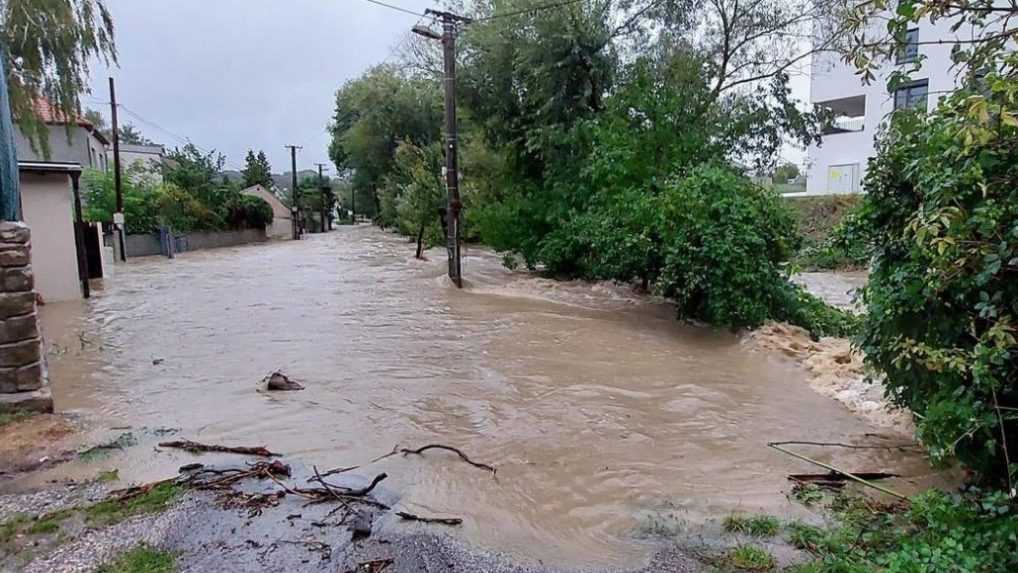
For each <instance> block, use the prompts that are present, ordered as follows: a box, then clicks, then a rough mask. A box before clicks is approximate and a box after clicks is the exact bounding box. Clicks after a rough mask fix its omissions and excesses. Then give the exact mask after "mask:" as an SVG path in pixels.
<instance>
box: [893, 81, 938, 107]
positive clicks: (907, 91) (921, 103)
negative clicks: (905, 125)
mask: <svg viewBox="0 0 1018 573" xmlns="http://www.w3.org/2000/svg"><path fill="white" fill-rule="evenodd" d="M929 91H930V82H929V80H920V81H918V82H912V83H910V84H908V85H905V86H902V87H900V88H898V89H896V90H895V91H894V109H896V110H897V109H918V110H921V111H926V107H927V104H926V99H927V96H928V94H929Z"/></svg>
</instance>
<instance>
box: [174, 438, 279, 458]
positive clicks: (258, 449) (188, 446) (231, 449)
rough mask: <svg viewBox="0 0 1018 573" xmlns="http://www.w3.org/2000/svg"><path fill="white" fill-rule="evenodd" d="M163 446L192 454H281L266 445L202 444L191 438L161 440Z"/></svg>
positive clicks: (271, 456) (274, 455)
mask: <svg viewBox="0 0 1018 573" xmlns="http://www.w3.org/2000/svg"><path fill="white" fill-rule="evenodd" d="M159 447H161V448H177V449H181V450H187V451H189V452H191V453H192V454H197V453H201V452H226V453H230V454H245V455H249V456H262V457H266V458H273V457H278V456H279V455H280V454H276V453H273V452H270V451H269V450H268V449H266V448H265V446H254V447H250V446H220V445H218V444H200V443H198V442H192V441H190V440H179V441H175V442H160V443H159Z"/></svg>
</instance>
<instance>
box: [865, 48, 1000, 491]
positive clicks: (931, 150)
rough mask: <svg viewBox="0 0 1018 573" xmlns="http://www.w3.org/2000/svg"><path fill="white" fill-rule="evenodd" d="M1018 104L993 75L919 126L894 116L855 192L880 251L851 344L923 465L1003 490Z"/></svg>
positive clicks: (916, 120)
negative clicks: (859, 192)
mask: <svg viewBox="0 0 1018 573" xmlns="http://www.w3.org/2000/svg"><path fill="white" fill-rule="evenodd" d="M1012 58H1018V56H1012ZM1016 102H1018V81H1016V80H1015V78H1014V77H1003V76H1000V75H998V74H989V75H988V76H986V78H985V81H984V83H983V84H982V85H981V86H980V89H979V90H978V91H967V90H962V91H960V92H958V93H956V94H955V95H953V96H951V97H950V98H947V99H946V100H944V101H943V102H942V103H941V104H940V105H939V107H938V108H937V110H936V111H935V112H933V113H932V114H930V115H929V116H925V115H923V114H916V113H912V112H905V113H896V114H895V117H894V119H893V121H892V122H891V125H890V126H889V127H888V129H887V132H886V133H885V134H884V135H883V136H882V137H881V138H880V141H879V143H878V154H877V157H876V158H875V159H874V160H872V161H871V164H870V168H869V170H868V172H867V176H866V179H865V182H864V184H865V187H866V190H867V193H868V195H867V198H866V201H867V207H866V213H867V214H866V218H867V223H868V225H870V227H871V232H872V233H873V234H874V237H875V244H876V245H877V249H876V253H875V257H874V264H873V269H872V272H871V275H870V282H869V285H868V287H867V288H866V289H865V291H864V300H865V302H866V304H867V305H868V308H869V312H868V313H867V318H866V320H865V323H864V327H863V332H862V337H861V345H862V349H863V350H864V352H865V354H866V360H867V362H868V363H869V364H870V365H872V366H874V367H876V368H877V369H879V370H880V371H882V372H883V373H885V374H886V385H887V389H888V392H889V394H890V396H891V397H892V398H893V399H894V401H895V402H897V403H898V404H900V405H902V406H905V407H908V408H909V409H911V410H912V411H913V412H916V413H917V414H918V416H919V420H918V433H919V436H920V438H921V441H922V442H923V444H924V445H926V446H927V447H928V448H929V449H930V451H931V453H932V455H933V458H934V459H935V460H938V461H942V460H944V459H946V458H948V457H950V456H952V455H957V457H958V458H959V459H960V460H961V461H962V462H964V463H965V464H967V465H968V466H969V467H971V468H973V469H975V470H977V471H978V472H980V473H981V474H982V475H983V476H984V477H986V478H988V479H992V480H995V481H996V483H999V484H1009V485H1011V484H1013V483H1014V481H1015V476H1016V470H1018V467H1016V466H1015V465H1014V462H1015V461H1016V459H1015V455H1014V450H1013V448H1014V444H1016V443H1018V416H1016V415H1015V414H1016V412H1018V410H1016V408H1018V342H1016V338H1015V320H1016V317H1018V280H1016V279H1018V169H1016V167H1015V166H1016V165H1018V146H1015V141H1018V120H1016V119H1015V108H1016ZM1006 443H1010V444H1011V447H1012V451H1011V452H1010V453H1009V452H1008V451H1007V450H1006V447H1005V444H1006ZM1009 454H1010V462H1011V465H1010V467H1008V458H1009ZM1011 487H1014V486H1013V485H1011Z"/></svg>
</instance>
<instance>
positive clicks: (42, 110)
mask: <svg viewBox="0 0 1018 573" xmlns="http://www.w3.org/2000/svg"><path fill="white" fill-rule="evenodd" d="M35 113H36V115H37V116H39V119H40V120H42V121H43V123H48V124H53V125H67V124H68V123H70V122H68V121H67V120H66V119H64V114H63V113H62V112H61V111H60V110H59V109H57V108H56V107H54V106H53V104H52V103H50V102H49V101H48V100H46V99H44V98H40V99H37V100H35ZM74 125H77V126H80V127H84V128H85V129H87V130H88V131H90V132H91V133H92V134H93V135H95V136H96V137H97V138H99V141H102V142H103V144H108V143H109V141H107V140H106V136H104V135H103V134H102V133H101V132H100V131H99V130H98V129H96V127H95V126H94V125H92V122H91V121H88V120H87V119H85V117H84V116H80V117H77V118H75V120H74Z"/></svg>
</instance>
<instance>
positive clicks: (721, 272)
mask: <svg viewBox="0 0 1018 573" xmlns="http://www.w3.org/2000/svg"><path fill="white" fill-rule="evenodd" d="M659 205H660V207H659V208H658V209H657V212H658V214H659V217H660V219H659V225H660V226H659V231H658V233H659V235H660V236H661V240H662V243H663V246H662V251H663V258H664V263H663V265H662V269H661V273H660V276H658V277H657V281H656V283H657V284H656V290H657V291H658V292H660V293H661V294H662V295H664V296H666V297H668V298H671V299H673V300H675V302H676V306H677V309H678V312H679V316H681V317H690V318H696V319H699V320H703V321H705V322H708V323H711V324H717V325H722V326H732V327H739V326H757V325H759V324H761V323H763V322H764V321H766V320H768V319H770V318H774V317H775V316H777V315H780V314H782V313H784V312H785V311H786V310H787V309H785V308H784V306H785V305H786V304H789V303H790V302H791V299H790V297H789V296H788V289H789V283H788V280H787V276H786V271H785V270H784V268H783V266H782V263H783V262H784V261H787V260H788V257H789V256H790V254H791V253H792V252H793V250H794V248H795V246H796V241H797V240H798V236H797V234H796V228H795V223H794V220H793V218H792V216H791V214H790V212H789V211H788V210H787V209H786V208H785V206H784V205H783V204H782V203H781V201H780V200H779V198H778V197H777V195H775V194H774V193H773V192H771V191H768V190H766V189H763V188H760V187H756V186H754V185H752V184H751V183H750V182H749V181H748V180H747V179H745V178H743V177H741V176H738V175H735V174H733V173H731V172H730V171H727V170H725V169H722V168H716V167H702V168H698V169H696V170H694V171H693V172H692V173H691V174H690V175H689V176H688V177H685V178H682V179H680V180H678V181H676V182H675V183H674V184H672V185H669V186H667V187H666V188H665V189H664V191H663V192H662V194H661V197H660V202H659Z"/></svg>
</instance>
